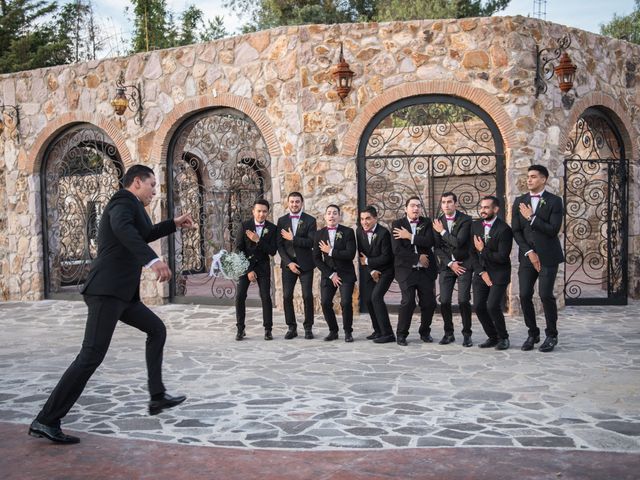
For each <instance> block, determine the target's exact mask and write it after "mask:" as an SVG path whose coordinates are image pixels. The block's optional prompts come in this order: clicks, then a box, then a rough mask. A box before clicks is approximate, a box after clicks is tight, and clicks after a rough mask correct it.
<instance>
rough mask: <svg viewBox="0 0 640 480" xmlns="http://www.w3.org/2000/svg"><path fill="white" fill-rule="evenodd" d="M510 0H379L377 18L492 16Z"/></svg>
mask: <svg viewBox="0 0 640 480" xmlns="http://www.w3.org/2000/svg"><path fill="white" fill-rule="evenodd" d="M509 2H510V0H488V1H484V2H483V1H481V0H413V1H411V2H407V1H405V0H378V14H377V16H376V20H378V21H380V22H386V21H392V20H420V19H425V18H466V17H490V16H491V15H493V14H494V13H496V12H499V11H500V10H504V8H505V7H506V6H507V5H508V4H509Z"/></svg>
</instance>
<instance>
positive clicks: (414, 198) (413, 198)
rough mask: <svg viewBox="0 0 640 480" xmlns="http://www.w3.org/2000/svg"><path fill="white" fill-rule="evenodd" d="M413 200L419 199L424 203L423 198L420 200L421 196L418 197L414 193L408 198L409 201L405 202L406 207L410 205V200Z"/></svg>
mask: <svg viewBox="0 0 640 480" xmlns="http://www.w3.org/2000/svg"><path fill="white" fill-rule="evenodd" d="M411 200H418V202H420V205H422V200H420V197H418V196H416V195H414V196H413V197H409V198H407V201H406V202H404V206H405V207H408V206H409V202H410V201H411Z"/></svg>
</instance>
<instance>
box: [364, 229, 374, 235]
mask: <svg viewBox="0 0 640 480" xmlns="http://www.w3.org/2000/svg"><path fill="white" fill-rule="evenodd" d="M365 233H366V234H367V235H368V234H370V233H373V229H371V230H365Z"/></svg>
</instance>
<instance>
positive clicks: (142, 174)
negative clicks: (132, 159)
mask: <svg viewBox="0 0 640 480" xmlns="http://www.w3.org/2000/svg"><path fill="white" fill-rule="evenodd" d="M153 175H155V173H153V170H151V169H150V168H149V167H147V166H146V165H140V164H138V165H132V166H131V167H129V170H127V173H125V174H124V177H122V185H124V188H128V187H130V186H131V184H132V183H133V181H134V180H135V179H136V178H139V179H140V180H142V181H143V182H144V181H145V180H146V179H147V178H149V177H151V176H153Z"/></svg>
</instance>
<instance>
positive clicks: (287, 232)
mask: <svg viewBox="0 0 640 480" xmlns="http://www.w3.org/2000/svg"><path fill="white" fill-rule="evenodd" d="M280 235H282V238H284V239H285V240H293V232H292V231H291V229H290V228H287V229H286V230H285V229H282V230H280Z"/></svg>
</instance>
